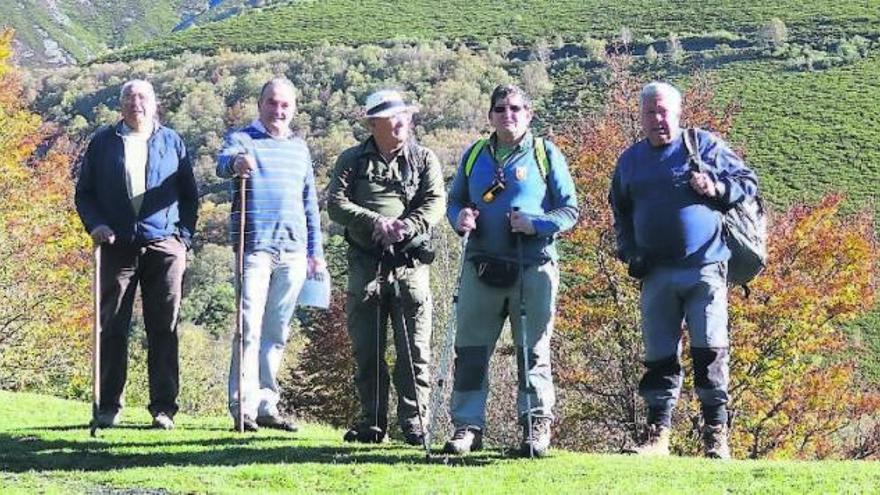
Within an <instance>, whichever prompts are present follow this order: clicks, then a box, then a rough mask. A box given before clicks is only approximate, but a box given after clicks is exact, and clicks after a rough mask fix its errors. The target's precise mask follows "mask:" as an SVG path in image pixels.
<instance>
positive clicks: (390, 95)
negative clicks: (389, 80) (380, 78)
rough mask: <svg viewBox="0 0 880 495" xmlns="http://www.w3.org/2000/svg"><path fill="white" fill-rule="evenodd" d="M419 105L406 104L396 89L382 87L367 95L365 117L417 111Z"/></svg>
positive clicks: (388, 115) (389, 115)
mask: <svg viewBox="0 0 880 495" xmlns="http://www.w3.org/2000/svg"><path fill="white" fill-rule="evenodd" d="M418 111H419V107H418V106H416V105H410V104H407V103H406V102H405V101H403V97H402V96H401V95H400V93H398V92H397V91H394V90H391V89H382V90H379V91H376V92H375V93H372V94H370V96H367V102H366V104H365V105H364V113H365V115H366V118H368V119H372V118H377V117H391V116H393V115H397V114H399V113H403V112H410V113H414V112H418Z"/></svg>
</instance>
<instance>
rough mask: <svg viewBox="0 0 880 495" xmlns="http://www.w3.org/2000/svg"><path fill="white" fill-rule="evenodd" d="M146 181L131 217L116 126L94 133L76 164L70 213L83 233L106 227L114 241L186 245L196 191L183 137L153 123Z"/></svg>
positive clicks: (192, 228) (191, 228) (122, 149)
mask: <svg viewBox="0 0 880 495" xmlns="http://www.w3.org/2000/svg"><path fill="white" fill-rule="evenodd" d="M147 154H148V155H147V156H148V158H147V170H146V173H147V181H146V192H145V193H144V201H143V204H142V205H141V211H140V214H138V215H136V214H135V212H134V207H133V206H132V204H131V199H130V198H129V196H128V188H127V186H126V181H125V145H124V143H123V141H122V122H119V123H117V124H116V125H115V126H105V127H102V128H101V129H98V131H97V132H96V133H95V135H94V136H93V137H92V140H91V141H90V142H89V146H88V149H87V150H86V153H85V156H84V157H83V160H82V168H81V170H80V176H79V181H78V182H77V184H76V196H75V201H76V211H77V213H79V217H80V220H82V223H83V225H84V226H85V228H86V231H87V232H91V231H92V230H94V228H95V227H97V226H98V225H102V224H103V225H107V226H108V227H110V228H111V229H113V232H114V233H115V234H116V242H121V243H123V244H136V245H143V244H146V243H148V242H151V241H156V240H160V239H165V238H166V237H170V236H172V235H179V236H180V238H181V240H182V241H183V242H184V243H185V244H186V245H187V246H189V245H190V239H191V238H192V234H193V232H194V231H195V228H196V211H197V208H198V198H199V193H198V188H197V186H196V180H195V176H194V175H193V169H192V163H191V162H190V159H189V155H187V153H186V146H185V145H184V143H183V139H181V137H180V136H179V135H178V134H177V133H176V132H174V131H173V130H171V129H169V128H167V127H164V126H161V125H159V124H157V125H156V130H155V131H154V132H153V134H152V135H151V136H150V138H149V140H148V141H147Z"/></svg>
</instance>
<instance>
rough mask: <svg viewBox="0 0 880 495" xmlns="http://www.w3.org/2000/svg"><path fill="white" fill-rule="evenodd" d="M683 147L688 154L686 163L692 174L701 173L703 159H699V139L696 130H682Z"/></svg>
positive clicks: (690, 128)
mask: <svg viewBox="0 0 880 495" xmlns="http://www.w3.org/2000/svg"><path fill="white" fill-rule="evenodd" d="M683 137H684V146H685V148H687V152H688V163H689V164H690V167H691V170H693V171H694V172H702V171H703V159H702V158H700V139H699V137H697V129H695V128H693V127H688V128H687V129H685V130H684V136H683Z"/></svg>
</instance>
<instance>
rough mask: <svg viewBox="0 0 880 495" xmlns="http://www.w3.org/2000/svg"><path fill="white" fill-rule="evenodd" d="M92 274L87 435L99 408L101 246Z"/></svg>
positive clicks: (93, 431) (95, 426)
mask: <svg viewBox="0 0 880 495" xmlns="http://www.w3.org/2000/svg"><path fill="white" fill-rule="evenodd" d="M93 261H94V273H93V274H92V301H93V303H94V307H93V315H92V318H93V321H92V422H91V424H90V425H89V430H90V431H89V433H90V434H91V435H92V436H93V437H94V436H96V432H97V431H98V412H99V410H100V407H101V244H95V249H94V259H93Z"/></svg>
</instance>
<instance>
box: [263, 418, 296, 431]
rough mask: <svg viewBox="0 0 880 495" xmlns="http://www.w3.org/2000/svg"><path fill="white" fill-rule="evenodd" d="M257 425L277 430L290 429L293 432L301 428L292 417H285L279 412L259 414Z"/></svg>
mask: <svg viewBox="0 0 880 495" xmlns="http://www.w3.org/2000/svg"><path fill="white" fill-rule="evenodd" d="M257 425H259V426H263V427H265V428H272V429H275V430H282V431H289V432H291V433H293V432H295V431H297V430H299V427H298V426H297V425H296V423H295V422H294V421H293V419H292V418H283V417H281V416H280V415H277V414H275V415H267V416H257Z"/></svg>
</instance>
